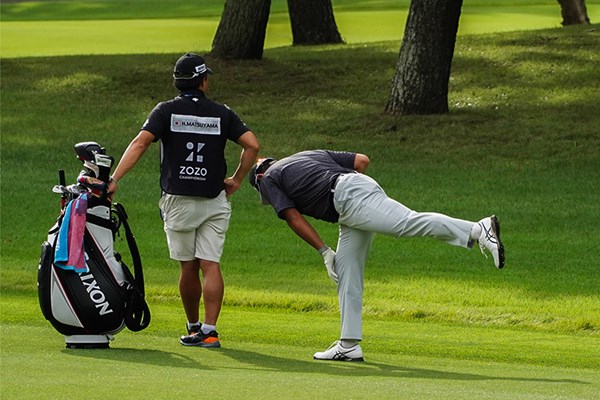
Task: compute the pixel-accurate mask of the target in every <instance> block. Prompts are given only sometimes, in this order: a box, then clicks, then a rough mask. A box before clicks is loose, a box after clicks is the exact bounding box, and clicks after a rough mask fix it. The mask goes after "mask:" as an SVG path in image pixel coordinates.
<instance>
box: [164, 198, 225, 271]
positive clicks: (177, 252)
mask: <svg viewBox="0 0 600 400" xmlns="http://www.w3.org/2000/svg"><path fill="white" fill-rule="evenodd" d="M158 206H159V207H160V209H161V211H162V215H163V221H164V230H165V233H166V235H167V245H168V247H169V255H170V257H171V258H172V259H173V260H177V261H191V260H193V259H195V258H198V259H201V260H208V261H213V262H219V261H220V259H221V255H222V254H223V246H224V244H225V233H226V232H227V229H228V228H229V218H230V216H231V205H230V204H229V202H228V201H227V197H226V195H225V191H222V192H221V194H219V195H218V196H217V197H215V198H214V199H208V198H205V197H194V196H178V195H173V194H165V195H163V196H162V197H161V198H160V200H159V202H158Z"/></svg>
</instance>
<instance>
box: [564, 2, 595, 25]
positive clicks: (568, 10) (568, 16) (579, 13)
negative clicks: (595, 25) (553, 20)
mask: <svg viewBox="0 0 600 400" xmlns="http://www.w3.org/2000/svg"><path fill="white" fill-rule="evenodd" d="M557 1H558V4H560V11H561V15H562V18H563V20H562V22H561V23H562V24H563V25H576V24H589V23H590V18H589V17H588V14H587V8H586V6H585V0H557Z"/></svg>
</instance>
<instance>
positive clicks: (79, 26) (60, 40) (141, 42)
mask: <svg viewBox="0 0 600 400" xmlns="http://www.w3.org/2000/svg"><path fill="white" fill-rule="evenodd" d="M586 3H587V9H588V15H589V16H590V19H591V20H592V21H593V22H596V21H597V20H598V19H599V18H600V1H598V0H588V1H587V2H586ZM139 4H140V3H139V2H136V1H116V0H108V1H97V0H93V1H43V2H41V1H37V2H36V1H24V2H8V3H2V4H0V7H1V8H0V9H1V13H2V22H1V23H0V29H1V31H2V38H3V40H2V42H1V43H0V51H1V54H2V57H4V58H7V57H27V56H54V55H73V54H137V53H172V52H185V51H189V50H194V51H199V52H206V51H208V50H210V48H211V44H212V39H213V37H214V34H215V32H216V29H217V26H218V23H219V18H220V15H221V12H222V8H223V1H221V0H202V7H198V5H197V4H193V3H190V2H183V1H175V0H170V1H157V0H154V1H147V2H146V1H145V2H144V7H143V8H142V9H140V5H139ZM286 4H287V3H286V2H285V1H283V0H276V1H274V2H273V4H272V7H271V14H270V18H269V25H268V28H267V37H266V41H265V47H266V48H275V47H280V46H287V45H290V44H291V42H292V36H291V28H290V25H289V17H288V13H287V5H286ZM334 8H335V17H336V22H337V24H338V27H339V30H340V32H341V34H342V36H343V38H344V40H345V41H346V42H348V43H351V44H352V43H365V42H376V41H382V40H398V41H400V40H401V39H402V35H403V30H404V25H405V21H406V15H407V9H408V1H401V2H398V1H392V0H386V1H355V0H345V1H336V2H334ZM560 21H561V18H560V8H559V6H558V4H554V3H553V4H548V2H547V1H546V2H545V1H541V0H538V1H533V0H532V1H528V2H515V1H512V0H493V1H473V2H465V4H464V5H463V9H462V16H461V22H460V27H459V34H461V35H463V34H477V33H488V32H504V31H514V30H524V29H541V28H551V27H559V26H560ZM75 39H76V40H75Z"/></svg>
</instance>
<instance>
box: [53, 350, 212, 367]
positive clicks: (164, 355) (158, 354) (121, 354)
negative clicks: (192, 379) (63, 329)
mask: <svg viewBox="0 0 600 400" xmlns="http://www.w3.org/2000/svg"><path fill="white" fill-rule="evenodd" d="M63 353H64V354H67V355H70V356H76V357H88V358H94V359H101V360H109V361H120V362H129V363H134V364H149V365H155V366H159V367H178V368H198V369H199V368H202V369H203V370H214V369H216V368H213V367H210V366H209V365H206V364H202V363H200V362H198V361H197V360H195V359H194V358H192V357H188V356H185V355H182V354H178V353H171V352H168V351H162V350H153V349H124V348H121V349H116V348H115V349H63Z"/></svg>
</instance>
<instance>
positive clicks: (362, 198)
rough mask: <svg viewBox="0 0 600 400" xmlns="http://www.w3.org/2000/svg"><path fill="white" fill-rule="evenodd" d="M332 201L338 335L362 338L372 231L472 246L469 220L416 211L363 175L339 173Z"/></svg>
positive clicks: (373, 234)
mask: <svg viewBox="0 0 600 400" xmlns="http://www.w3.org/2000/svg"><path fill="white" fill-rule="evenodd" d="M333 205H334V207H335V209H336V210H337V212H338V213H339V214H340V219H339V224H340V233H339V237H338V245H337V249H336V257H335V269H336V272H337V274H338V278H339V281H338V299H339V304H340V315H341V336H340V338H341V339H356V340H362V298H363V287H364V271H365V263H366V261H367V256H368V254H369V249H370V247H371V242H372V241H373V237H374V236H375V233H382V234H384V235H389V236H394V237H398V238H399V237H415V236H427V237H432V238H435V239H439V240H442V241H445V242H446V243H448V244H451V245H454V246H462V247H465V248H471V247H472V245H473V242H472V241H471V239H470V233H471V228H472V227H473V224H475V223H474V222H470V221H465V220H461V219H456V218H451V217H448V216H446V215H443V214H438V213H420V212H416V211H413V210H411V209H409V208H408V207H406V206H404V205H403V204H400V203H399V202H397V201H396V200H393V199H391V198H389V197H388V196H387V195H386V194H385V192H384V191H383V189H382V188H381V187H380V186H379V184H378V183H377V182H376V181H375V180H374V179H372V178H370V177H368V176H366V175H363V174H345V175H342V176H341V177H340V178H339V179H338V182H337V184H336V186H335V189H334V195H333Z"/></svg>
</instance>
